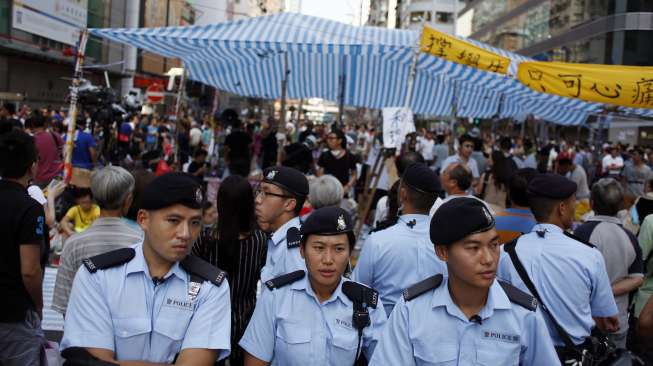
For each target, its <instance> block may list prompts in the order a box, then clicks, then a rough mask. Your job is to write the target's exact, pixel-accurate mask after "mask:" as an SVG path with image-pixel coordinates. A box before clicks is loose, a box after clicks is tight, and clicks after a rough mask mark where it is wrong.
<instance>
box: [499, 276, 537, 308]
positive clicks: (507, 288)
mask: <svg viewBox="0 0 653 366" xmlns="http://www.w3.org/2000/svg"><path fill="white" fill-rule="evenodd" d="M498 282H499V285H501V288H502V289H503V292H505V293H506V296H508V299H510V301H511V302H514V303H515V304H517V305H520V306H522V307H523V308H526V309H528V310H530V311H535V309H537V299H536V298H535V297H533V296H531V295H529V294H528V293H526V292H524V291H522V290H520V289H518V288H517V287H515V286H513V285H511V284H509V283H508V282H504V281H498Z"/></svg>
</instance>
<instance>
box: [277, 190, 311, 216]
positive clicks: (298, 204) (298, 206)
mask: <svg viewBox="0 0 653 366" xmlns="http://www.w3.org/2000/svg"><path fill="white" fill-rule="evenodd" d="M277 187H279V186H277ZM279 189H280V190H281V194H283V195H284V196H288V197H290V198H288V199H294V200H295V209H294V210H293V212H294V213H295V215H296V216H299V213H300V212H301V211H302V208H303V207H304V202H305V201H306V197H302V196H298V195H296V194H294V193H292V192H290V191H288V190H287V189H285V188H281V187H279Z"/></svg>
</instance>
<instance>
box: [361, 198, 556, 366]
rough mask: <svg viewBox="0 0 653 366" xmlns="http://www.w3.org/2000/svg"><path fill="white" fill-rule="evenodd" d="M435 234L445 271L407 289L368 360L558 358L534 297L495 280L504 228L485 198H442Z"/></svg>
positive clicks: (546, 361)
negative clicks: (497, 227) (500, 228)
mask: <svg viewBox="0 0 653 366" xmlns="http://www.w3.org/2000/svg"><path fill="white" fill-rule="evenodd" d="M461 218H464V219H463V220H461ZM430 236H431V241H432V242H433V243H434V244H435V251H436V254H437V255H438V257H439V258H440V259H442V260H443V261H445V262H446V263H447V270H448V275H447V276H442V275H441V274H438V275H435V276H433V277H430V278H428V279H426V280H424V281H422V282H419V283H417V284H416V285H413V286H411V287H409V288H408V289H407V290H406V291H404V295H403V297H402V298H400V300H399V302H398V303H397V305H396V306H395V308H394V310H393V311H392V315H391V316H390V319H389V320H388V324H387V326H386V328H385V330H384V332H383V336H382V338H381V342H380V343H379V346H378V347H377V349H376V351H375V353H374V356H373V358H372V360H371V363H370V365H392V366H394V365H402V366H410V365H461V366H462V365H492V366H494V365H497V366H498V365H501V366H508V365H511V366H512V365H518V364H519V365H529V366H530V365H534V366H537V365H542V366H544V365H546V366H551V365H559V364H560V362H559V361H558V357H557V355H556V353H555V349H554V348H553V344H552V343H551V339H550V338H549V334H548V332H547V330H546V326H545V324H544V320H543V319H542V316H541V315H540V313H539V312H537V311H536V306H537V302H536V301H534V299H533V298H532V297H531V296H530V295H528V294H526V293H524V292H521V291H520V290H517V289H516V288H514V287H512V286H511V285H508V284H505V283H502V282H499V281H496V280H495V273H496V268H497V262H498V260H499V243H498V240H499V236H498V235H497V232H496V230H495V229H494V218H493V217H492V216H491V215H490V212H489V211H488V209H487V208H486V207H485V204H484V203H483V202H481V201H479V200H477V199H474V198H456V199H452V200H450V201H448V202H445V203H444V204H442V206H440V208H439V209H438V210H437V211H436V212H435V215H434V216H433V218H432V220H431V229H430Z"/></svg>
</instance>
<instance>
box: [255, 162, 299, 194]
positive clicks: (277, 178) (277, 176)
mask: <svg viewBox="0 0 653 366" xmlns="http://www.w3.org/2000/svg"><path fill="white" fill-rule="evenodd" d="M263 182H265V183H270V184H274V185H275V186H278V187H279V188H283V189H285V190H286V191H288V192H289V193H291V194H293V195H295V196H298V197H306V196H308V180H307V179H306V177H305V176H304V174H302V172H300V171H299V170H297V169H294V168H290V167H287V166H275V167H270V168H267V169H265V170H264V171H263Z"/></svg>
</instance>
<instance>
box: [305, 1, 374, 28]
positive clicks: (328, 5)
mask: <svg viewBox="0 0 653 366" xmlns="http://www.w3.org/2000/svg"><path fill="white" fill-rule="evenodd" d="M361 1H364V2H365V3H366V4H369V2H367V1H366V0H329V1H325V0H301V2H302V3H301V4H302V13H303V14H308V15H314V16H318V17H322V18H328V19H333V20H337V21H340V22H343V23H348V24H359V19H360V11H361ZM367 6H369V5H367ZM366 10H367V9H364V10H363V16H365V13H366ZM363 21H365V20H363Z"/></svg>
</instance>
